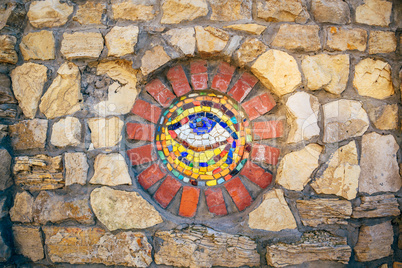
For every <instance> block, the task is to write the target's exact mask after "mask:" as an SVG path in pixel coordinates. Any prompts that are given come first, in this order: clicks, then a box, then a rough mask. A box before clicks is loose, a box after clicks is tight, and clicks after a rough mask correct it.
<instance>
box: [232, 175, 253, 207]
mask: <svg viewBox="0 0 402 268" xmlns="http://www.w3.org/2000/svg"><path fill="white" fill-rule="evenodd" d="M225 188H226V190H227V191H228V192H229V195H230V196H231V197H232V199H233V201H234V203H235V204H236V206H237V208H238V209H239V211H242V210H244V209H245V208H246V207H248V206H250V205H251V202H252V201H253V199H252V198H251V196H250V194H249V193H248V191H247V189H246V187H244V185H243V183H242V182H241V180H240V178H239V177H236V178H233V179H231V180H230V181H228V182H227V183H226V184H225Z"/></svg>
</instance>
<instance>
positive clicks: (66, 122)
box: [50, 116, 82, 147]
mask: <svg viewBox="0 0 402 268" xmlns="http://www.w3.org/2000/svg"><path fill="white" fill-rule="evenodd" d="M81 128H82V126H81V122H80V120H79V119H78V118H76V117H71V116H68V117H66V118H63V119H60V120H59V121H58V122H56V123H54V124H53V127H52V136H51V139H50V143H51V144H52V145H54V146H57V147H65V146H77V145H79V144H80V143H81Z"/></svg>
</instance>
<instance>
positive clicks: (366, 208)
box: [352, 194, 401, 218]
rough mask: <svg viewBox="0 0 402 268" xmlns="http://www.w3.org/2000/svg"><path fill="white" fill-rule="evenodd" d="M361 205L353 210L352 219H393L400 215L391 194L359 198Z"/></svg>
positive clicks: (396, 201) (396, 203)
mask: <svg viewBox="0 0 402 268" xmlns="http://www.w3.org/2000/svg"><path fill="white" fill-rule="evenodd" d="M360 200H361V203H360V205H359V206H356V207H354V208H353V214H352V218H381V217H394V216H398V215H399V214H401V211H400V210H399V205H398V200H397V199H396V198H395V196H394V195H393V194H383V195H375V196H362V197H360Z"/></svg>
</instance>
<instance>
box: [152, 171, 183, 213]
mask: <svg viewBox="0 0 402 268" xmlns="http://www.w3.org/2000/svg"><path fill="white" fill-rule="evenodd" d="M180 187H181V183H180V182H179V181H177V180H176V179H174V178H172V177H171V176H169V175H168V176H167V177H166V179H165V180H164V181H163V182H162V184H161V186H160V187H159V188H158V190H157V191H156V193H155V195H154V199H155V200H156V201H157V202H158V203H159V204H160V205H161V206H162V207H163V208H166V207H167V206H168V205H169V203H170V202H171V201H172V199H173V197H174V196H175V195H176V194H177V192H178V191H179V190H180Z"/></svg>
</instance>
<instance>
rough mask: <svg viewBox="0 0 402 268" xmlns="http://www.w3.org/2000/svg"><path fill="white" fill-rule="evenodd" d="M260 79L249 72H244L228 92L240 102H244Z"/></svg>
mask: <svg viewBox="0 0 402 268" xmlns="http://www.w3.org/2000/svg"><path fill="white" fill-rule="evenodd" d="M257 82H258V79H257V78H255V77H254V76H253V75H251V74H249V73H244V74H242V76H241V77H240V78H239V80H237V82H236V83H235V84H234V85H233V87H232V88H231V89H230V90H229V92H228V94H229V95H230V96H232V97H233V99H235V100H237V101H238V102H242V101H243V100H244V98H245V97H247V95H248V93H250V91H251V90H252V89H253V87H254V85H255V84H256V83H257Z"/></svg>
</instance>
